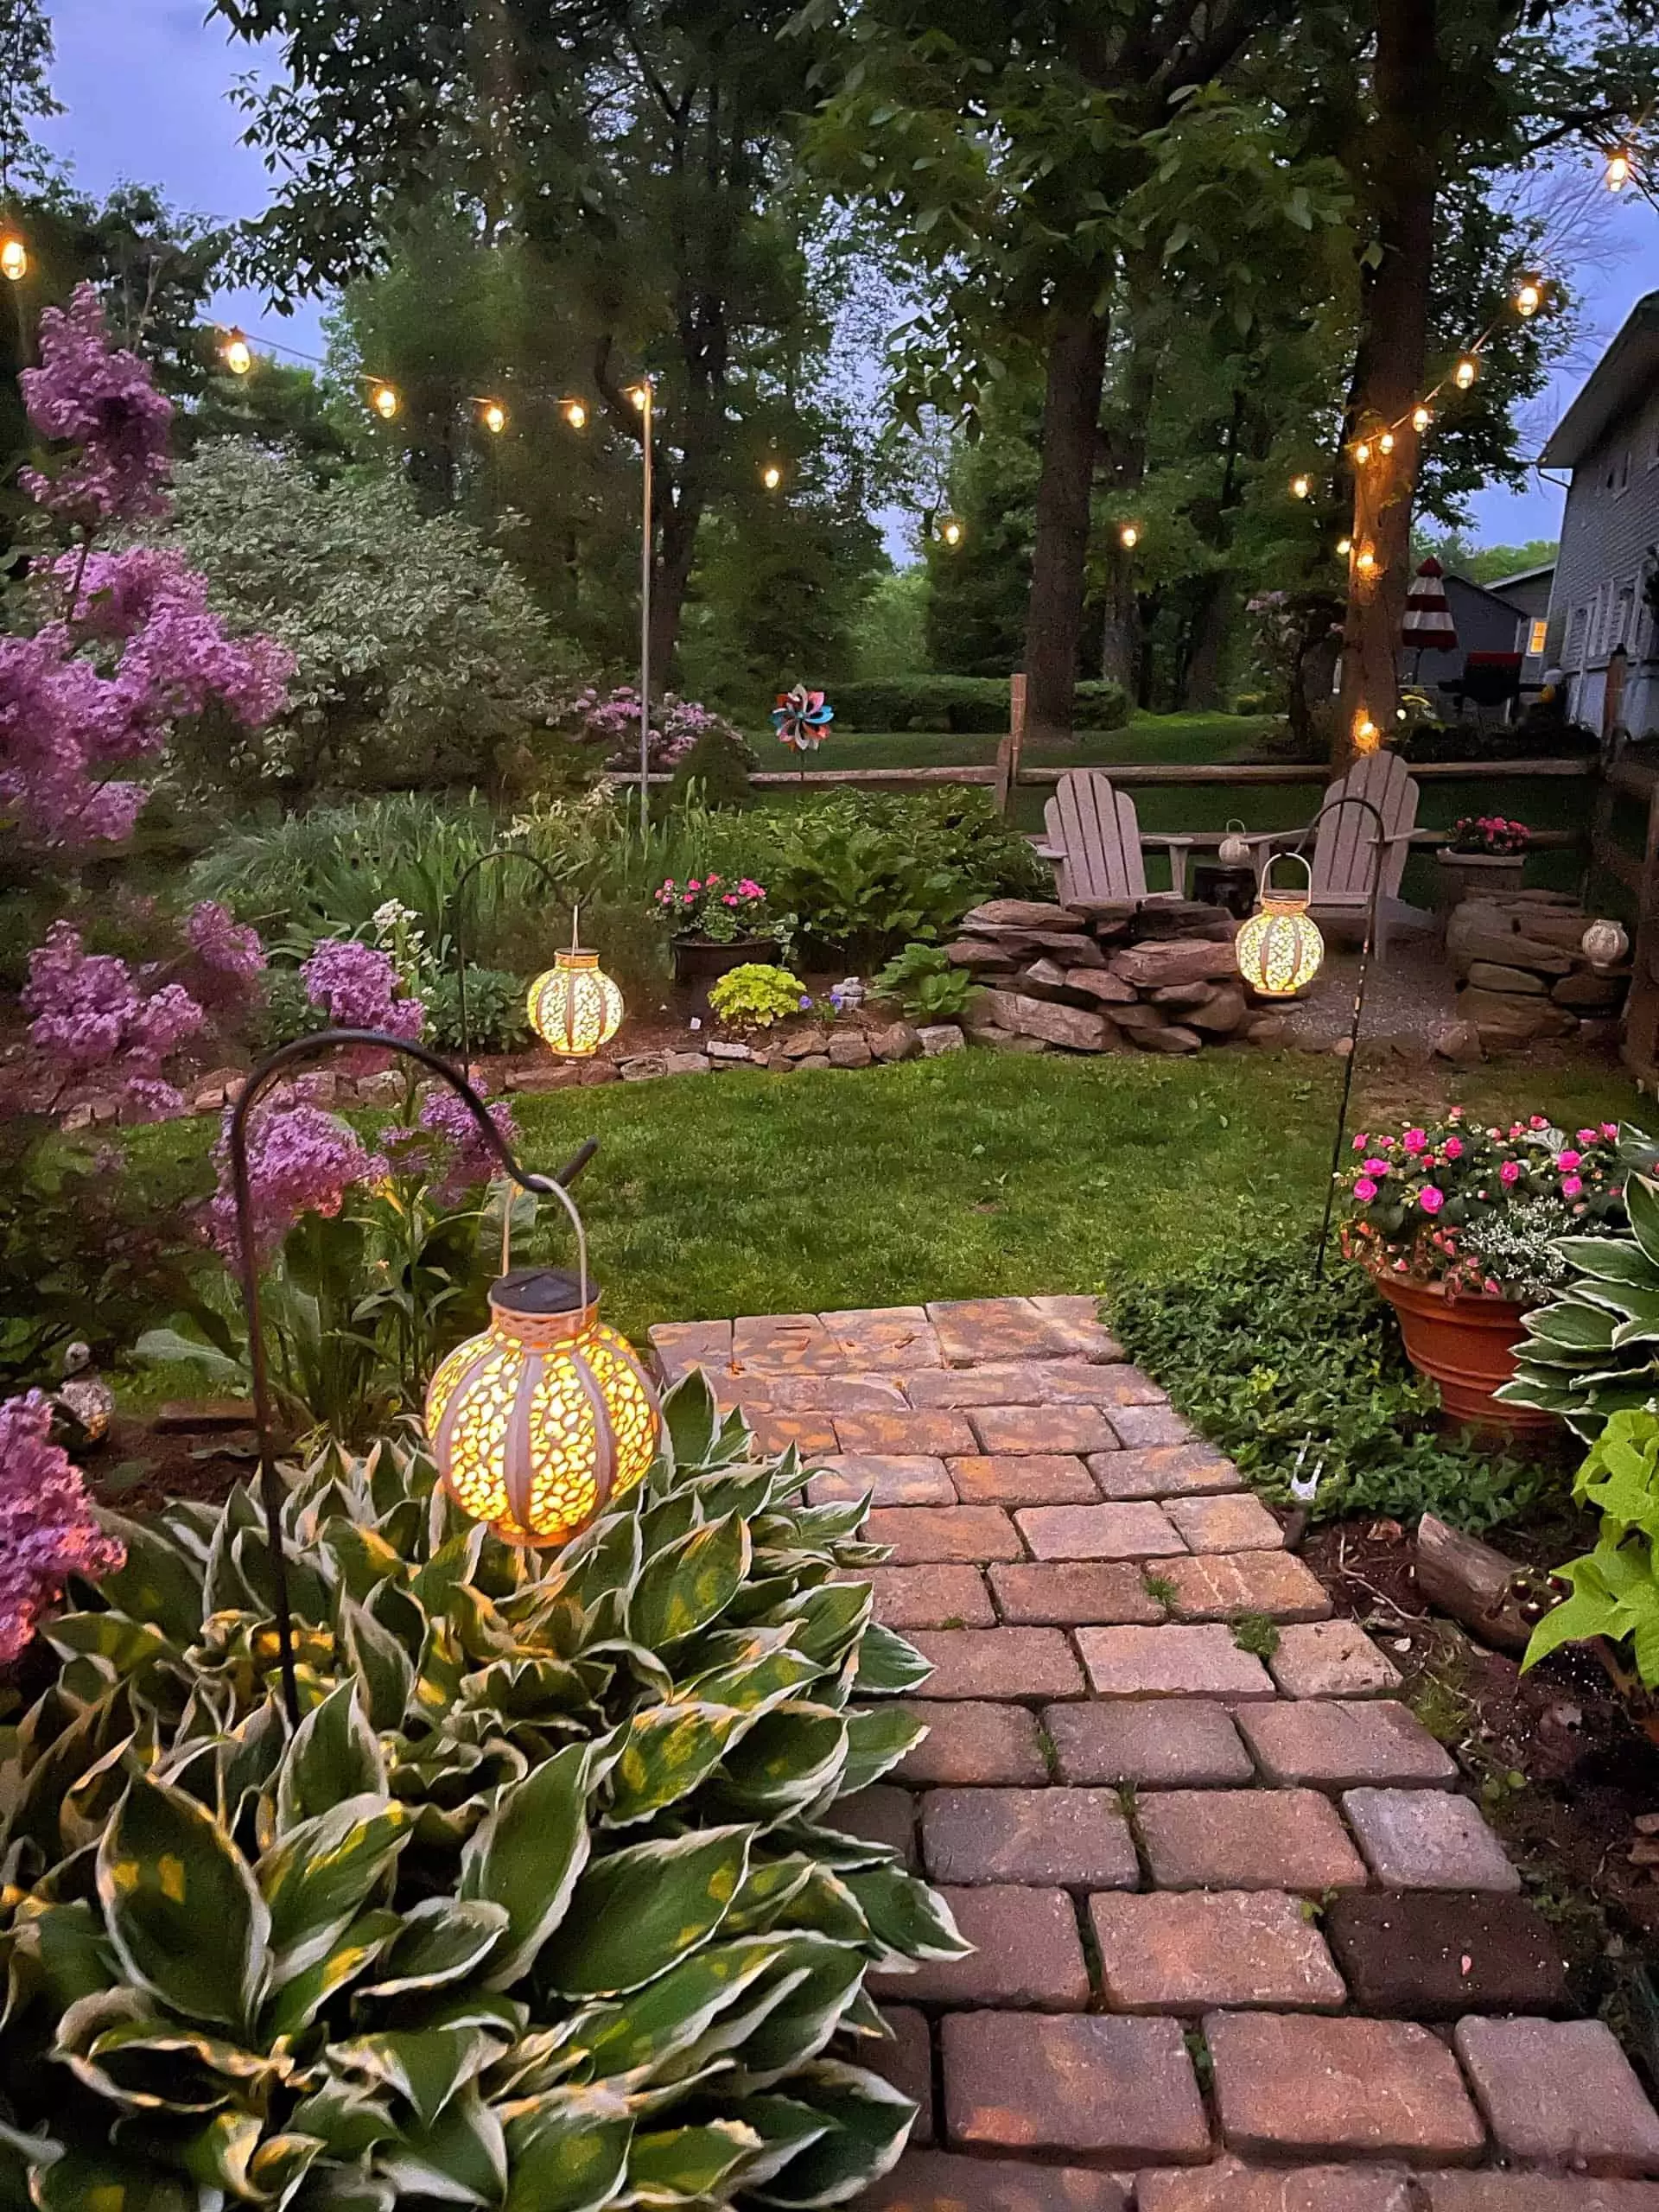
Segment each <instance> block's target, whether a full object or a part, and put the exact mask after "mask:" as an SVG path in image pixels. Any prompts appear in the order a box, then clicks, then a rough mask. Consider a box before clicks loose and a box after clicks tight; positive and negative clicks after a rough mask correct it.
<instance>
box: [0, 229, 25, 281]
mask: <svg viewBox="0 0 1659 2212" xmlns="http://www.w3.org/2000/svg"><path fill="white" fill-rule="evenodd" d="M28 274H29V248H28V247H27V246H26V245H24V244H23V241H22V238H19V236H18V235H17V233H16V231H8V232H6V234H5V236H4V238H0V277H5V279H6V280H7V282H8V283H12V284H21V283H22V281H23V279H24V277H27V276H28Z"/></svg>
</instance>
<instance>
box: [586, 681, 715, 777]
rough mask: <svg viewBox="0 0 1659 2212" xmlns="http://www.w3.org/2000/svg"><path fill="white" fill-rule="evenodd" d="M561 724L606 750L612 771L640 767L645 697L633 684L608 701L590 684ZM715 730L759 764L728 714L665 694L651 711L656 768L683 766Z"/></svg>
mask: <svg viewBox="0 0 1659 2212" xmlns="http://www.w3.org/2000/svg"><path fill="white" fill-rule="evenodd" d="M558 720H559V721H560V722H561V724H562V725H563V727H565V728H568V729H569V730H571V731H572V732H573V734H575V737H576V738H577V740H578V741H580V742H582V743H583V744H588V745H602V746H603V747H605V748H606V753H607V760H606V766H607V767H617V768H626V767H634V768H637V767H638V766H639V691H638V690H637V689H636V688H635V687H634V686H633V685H632V684H629V683H624V684H620V685H619V686H618V687H617V689H616V690H614V691H613V692H611V693H609V694H608V696H601V693H600V692H599V690H597V689H596V688H595V687H594V685H593V684H589V685H588V688H587V690H585V691H579V692H578V693H577V694H576V695H575V697H574V698H573V699H569V700H567V701H566V702H565V703H564V705H563V708H562V709H560V711H559V715H558ZM709 730H719V731H720V732H721V734H723V735H724V736H726V737H727V738H728V739H729V740H730V741H731V742H732V743H733V744H734V745H735V746H737V747H741V750H742V752H743V753H745V754H746V755H747V758H748V759H749V760H750V761H751V762H753V760H754V753H753V750H752V748H751V747H749V745H748V744H747V741H745V739H744V738H743V736H742V735H741V733H740V732H739V731H738V730H737V729H736V728H734V726H733V724H732V723H730V722H728V721H727V720H726V718H725V716H724V715H717V714H716V713H715V711H714V709H713V708H712V707H705V706H703V705H702V704H701V703H700V702H698V701H696V700H695V699H680V698H677V697H676V696H675V695H674V693H673V692H671V691H667V692H664V695H663V696H662V697H661V698H660V699H659V700H657V701H655V702H653V704H652V709H651V763H652V767H653V768H660V769H670V768H674V767H677V766H678V765H679V763H680V762H681V761H682V760H683V759H684V758H685V756H686V754H687V753H690V750H691V748H692V747H693V746H694V745H695V744H696V741H697V740H698V739H699V738H700V737H702V735H703V734H705V733H706V732H707V731H709Z"/></svg>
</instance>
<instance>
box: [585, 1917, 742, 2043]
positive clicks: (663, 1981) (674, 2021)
mask: <svg viewBox="0 0 1659 2212" xmlns="http://www.w3.org/2000/svg"><path fill="white" fill-rule="evenodd" d="M780 1955H781V1947H780V1946H779V1945H778V1944H776V1943H768V1942H740V1943H728V1942H719V1943H709V1944H706V1945H705V1946H704V1948H702V1950H701V1951H697V1952H695V1953H694V1954H693V1955H692V1956H691V1957H690V1958H689V1959H682V1960H681V1961H680V1963H679V1964H678V1966H675V1967H670V1968H669V1969H668V1972H667V1973H666V1974H660V1975H659V1976H658V1979H657V1980H655V1981H653V1982H652V1983H650V1984H649V1985H648V1986H647V1987H645V1988H644V1989H642V1990H640V1991H639V1992H638V1993H636V1994H635V1995H634V1996H632V1997H630V1998H627V1999H625V2000H624V2002H623V2003H622V2004H621V2005H619V2006H618V2007H617V2009H616V2011H615V2012H614V2014H613V2017H612V2018H610V2019H609V2020H608V2021H607V2023H606V2024H605V2025H604V2026H603V2027H601V2029H600V2030H599V2031H597V2032H596V2033H595V2034H594V2035H593V2036H592V2037H590V2039H589V2042H588V2049H589V2050H590V2052H591V2055H592V2057H593V2063H594V2071H595V2072H596V2073H598V2074H601V2075H623V2074H632V2073H633V2072H634V2071H635V2070H636V2069H639V2068H642V2067H644V2068H651V2069H656V2068H658V2067H660V2066H662V2065H663V2064H664V2062H665V2061H667V2060H669V2059H671V2058H673V2057H675V2056H677V2054H678V2053H679V2052H681V2051H683V2050H689V2049H690V2047H691V2045H692V2044H695V2043H696V2041H697V2039H698V2037H701V2036H702V2034H703V2033H704V2032H705V2031H707V2030H708V2029H709V2027H710V2026H711V2025H712V2024H713V2023H714V2021H715V2019H716V2018H718V2017H719V2016H720V2014H721V2013H722V2012H725V2011H726V2009H727V2007H728V2005H732V2004H734V2002H735V2001H736V2000H737V1999H738V1998H740V1997H741V1995H742V1994H743V1993H744V1991H745V1990H747V1988H749V1987H750V1986H751V1985H752V1984H753V1983H754V1982H756V1981H758V1980H760V1977H761V1975H762V1974H765V1973H766V1971H767V1969H768V1968H769V1967H772V1965H773V1964H775V1962H776V1961H777V1960H778V1958H779V1956H780Z"/></svg>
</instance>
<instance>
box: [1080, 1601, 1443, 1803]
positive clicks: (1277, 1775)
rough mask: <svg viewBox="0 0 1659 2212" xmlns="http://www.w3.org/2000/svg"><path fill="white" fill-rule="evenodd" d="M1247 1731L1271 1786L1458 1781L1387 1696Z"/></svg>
mask: <svg viewBox="0 0 1659 2212" xmlns="http://www.w3.org/2000/svg"><path fill="white" fill-rule="evenodd" d="M1097 1632H1098V1631H1096V1633H1097ZM1084 1656H1085V1657H1087V1656H1088V1655H1087V1654H1086V1653H1085V1654H1084ZM1239 1726H1241V1727H1242V1728H1243V1731H1244V1734H1245V1738H1246V1740H1247V1741H1248V1743H1249V1746H1250V1749H1251V1751H1254V1752H1255V1763H1256V1764H1257V1765H1258V1766H1259V1767H1260V1768H1261V1770H1262V1774H1263V1776H1264V1777H1266V1779H1267V1780H1268V1781H1269V1782H1278V1783H1298V1782H1313V1783H1319V1786H1320V1787H1321V1788H1322V1789H1363V1788H1364V1787H1366V1786H1367V1785H1372V1784H1374V1785H1375V1786H1376V1788H1378V1789H1388V1788H1389V1787H1399V1788H1409V1787H1412V1786H1417V1787H1420V1788H1423V1787H1427V1788H1436V1789H1449V1788H1450V1786H1451V1785H1452V1783H1453V1782H1455V1781H1456V1779H1457V1774H1458V1770H1457V1768H1456V1766H1455V1765H1454V1764H1453V1763H1452V1759H1451V1758H1450V1757H1449V1756H1448V1754H1447V1753H1446V1751H1443V1750H1442V1749H1441V1747H1440V1745H1439V1744H1437V1743H1436V1742H1435V1740H1434V1738H1433V1737H1432V1736H1431V1735H1430V1734H1429V1732H1428V1731H1427V1728H1425V1727H1424V1726H1423V1725H1422V1723H1421V1721H1420V1720H1419V1719H1417V1717H1416V1715H1415V1714H1414V1713H1410V1712H1408V1710H1407V1708H1406V1707H1404V1706H1403V1705H1395V1704H1392V1703H1390V1702H1389V1701H1387V1700H1383V1699H1381V1698H1379V1699H1378V1700H1376V1702H1375V1703H1374V1704H1357V1703H1356V1704H1349V1703H1344V1702H1342V1701H1339V1700H1330V1701H1327V1700H1323V1699H1315V1698H1308V1699H1305V1700H1299V1701H1298V1702H1297V1703H1296V1704H1294V1705H1274V1706H1269V1707H1263V1708H1262V1711H1261V1712H1260V1713H1245V1714H1243V1715H1241V1717H1240V1720H1239Z"/></svg>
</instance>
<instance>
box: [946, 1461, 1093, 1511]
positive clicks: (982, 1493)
mask: <svg viewBox="0 0 1659 2212" xmlns="http://www.w3.org/2000/svg"><path fill="white" fill-rule="evenodd" d="M947 1464H948V1465H949V1469H950V1480H951V1481H952V1482H953V1483H954V1484H956V1495H957V1497H959V1498H960V1499H961V1500H962V1502H963V1504H964V1505H1091V1504H1093V1503H1094V1502H1095V1500H1096V1497H1098V1496H1099V1492H1098V1491H1096V1488H1095V1485H1094V1484H1093V1483H1092V1481H1091V1480H1090V1476H1089V1470H1088V1469H1087V1467H1085V1466H1084V1464H1083V1462H1082V1460H1081V1459H1077V1458H1074V1457H1071V1456H1070V1455H1067V1454H1062V1453H1059V1452H1027V1453H1025V1454H1023V1455H1014V1454H1011V1453H998V1454H995V1455H991V1454H987V1453H982V1454H981V1455H980V1456H979V1457H977V1458H976V1459H952V1460H950V1461H949V1462H948V1463H947Z"/></svg>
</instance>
